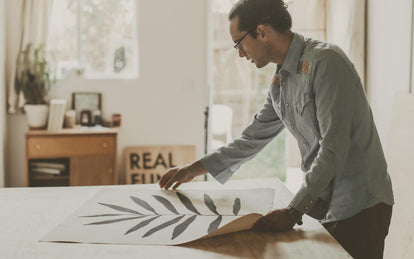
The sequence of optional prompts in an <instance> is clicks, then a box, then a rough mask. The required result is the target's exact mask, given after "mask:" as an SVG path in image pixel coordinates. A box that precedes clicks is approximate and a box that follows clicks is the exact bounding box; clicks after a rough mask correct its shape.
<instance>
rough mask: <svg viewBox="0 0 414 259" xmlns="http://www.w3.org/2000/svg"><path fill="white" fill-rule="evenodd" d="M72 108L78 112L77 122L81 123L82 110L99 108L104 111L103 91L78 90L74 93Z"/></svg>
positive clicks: (91, 110)
mask: <svg viewBox="0 0 414 259" xmlns="http://www.w3.org/2000/svg"><path fill="white" fill-rule="evenodd" d="M72 109H73V110H75V112H76V123H78V124H79V123H80V114H81V112H82V111H85V110H89V111H90V112H91V113H93V111H96V110H99V111H100V112H101V113H102V96H101V93H91V92H78V93H72Z"/></svg>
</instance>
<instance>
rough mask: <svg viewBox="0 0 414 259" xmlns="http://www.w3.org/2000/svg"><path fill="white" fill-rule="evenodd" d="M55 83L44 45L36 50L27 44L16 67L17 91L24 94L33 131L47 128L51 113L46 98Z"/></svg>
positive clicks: (25, 106)
mask: <svg viewBox="0 0 414 259" xmlns="http://www.w3.org/2000/svg"><path fill="white" fill-rule="evenodd" d="M55 82H56V77H55V76H54V74H53V73H52V72H51V68H50V66H49V64H48V63H47V61H46V57H45V51H44V45H43V44H41V45H40V46H39V47H38V48H35V49H34V48H32V44H31V43H29V44H27V45H26V48H25V50H24V51H22V53H21V55H19V60H18V63H17V66H16V77H15V90H16V93H17V94H18V95H19V94H20V92H23V96H24V99H25V100H26V102H25V105H24V110H25V111H26V114H27V118H28V121H29V127H30V128H31V129H41V128H45V126H46V122H47V115H48V111H49V107H48V105H47V103H46V100H45V97H46V95H47V94H48V92H49V89H50V86H51V85H52V84H54V83H55Z"/></svg>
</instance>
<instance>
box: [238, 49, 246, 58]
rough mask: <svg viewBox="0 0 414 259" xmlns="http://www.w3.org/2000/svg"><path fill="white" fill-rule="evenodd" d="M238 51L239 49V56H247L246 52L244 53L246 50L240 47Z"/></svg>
mask: <svg viewBox="0 0 414 259" xmlns="http://www.w3.org/2000/svg"><path fill="white" fill-rule="evenodd" d="M238 51H239V57H241V58H242V57H245V56H246V53H244V51H243V50H242V49H241V48H240V47H239V48H238Z"/></svg>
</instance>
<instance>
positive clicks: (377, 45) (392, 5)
mask: <svg viewBox="0 0 414 259" xmlns="http://www.w3.org/2000/svg"><path fill="white" fill-rule="evenodd" d="M411 2H412V0H398V1H388V0H368V14H367V15H368V17H367V22H368V27H367V92H368V96H369V99H370V102H371V107H372V110H373V113H374V118H375V122H376V124H377V128H378V132H379V134H380V137H381V142H382V143H383V146H384V148H385V149H386V147H387V139H388V130H389V123H390V116H391V106H392V100H393V96H394V92H395V91H404V92H407V91H408V90H409V86H410V82H409V80H410V48H411V22H412V19H411Z"/></svg>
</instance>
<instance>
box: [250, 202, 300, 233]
mask: <svg viewBox="0 0 414 259" xmlns="http://www.w3.org/2000/svg"><path fill="white" fill-rule="evenodd" d="M295 224H296V222H295V221H294V220H293V219H292V218H291V217H290V215H289V211H288V209H287V208H285V209H280V210H274V211H271V212H269V213H267V214H266V215H264V216H263V217H261V218H260V219H259V220H258V221H257V222H256V223H255V224H254V225H253V227H252V230H253V231H267V232H269V231H270V232H283V231H288V230H291V229H292V228H293V226H294V225H295Z"/></svg>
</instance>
